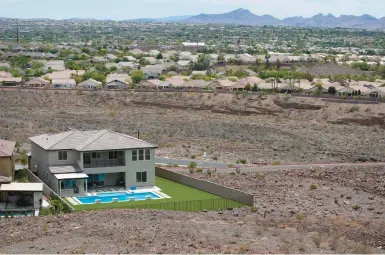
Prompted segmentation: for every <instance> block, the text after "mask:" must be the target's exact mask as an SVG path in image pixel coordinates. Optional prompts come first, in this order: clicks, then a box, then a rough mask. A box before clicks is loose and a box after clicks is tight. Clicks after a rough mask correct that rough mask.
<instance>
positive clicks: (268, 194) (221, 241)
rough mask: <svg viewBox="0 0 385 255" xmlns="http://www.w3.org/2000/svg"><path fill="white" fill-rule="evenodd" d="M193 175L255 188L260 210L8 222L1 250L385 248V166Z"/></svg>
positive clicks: (0, 234)
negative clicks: (384, 216) (384, 225)
mask: <svg viewBox="0 0 385 255" xmlns="http://www.w3.org/2000/svg"><path fill="white" fill-rule="evenodd" d="M194 176H195V177H197V178H201V179H208V180H210V181H213V182H216V183H220V184H225V185H228V186H230V187H236V188H239V189H242V190H244V191H247V192H249V193H253V194H254V195H255V207H252V208H243V209H237V210H229V211H216V212H202V213H183V212H168V211H146V210H138V211H130V210H110V211H93V212H77V213H73V214H69V215H60V216H56V217H53V216H51V217H39V218H24V219H3V220H2V221H0V239H1V240H2V242H0V253H357V254H364V253H383V252H384V250H383V249H382V246H383V244H384V242H385V231H384V228H383V220H384V218H383V212H384V209H385V204H384V202H385V199H384V194H385V189H384V185H383V184H384V177H385V168H384V167H370V168H344V167H338V168H334V169H323V168H317V169H309V170H291V171H285V170H283V171H276V172H266V173H262V172H259V173H258V172H257V173H247V174H246V173H239V174H235V175H231V174H229V173H219V172H216V173H213V174H212V175H211V176H209V175H207V174H204V173H195V174H194ZM312 185H314V186H315V188H311V187H312ZM26 229H28V231H25V230H26Z"/></svg>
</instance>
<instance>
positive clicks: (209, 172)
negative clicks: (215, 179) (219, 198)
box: [206, 169, 213, 177]
mask: <svg viewBox="0 0 385 255" xmlns="http://www.w3.org/2000/svg"><path fill="white" fill-rule="evenodd" d="M206 173H207V175H208V176H210V177H211V175H212V174H213V171H211V170H210V169H207V171H206Z"/></svg>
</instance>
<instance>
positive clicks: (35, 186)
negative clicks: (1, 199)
mask: <svg viewBox="0 0 385 255" xmlns="http://www.w3.org/2000/svg"><path fill="white" fill-rule="evenodd" d="M0 191H32V192H42V191H43V183H19V182H12V183H10V184H2V185H1V186H0Z"/></svg>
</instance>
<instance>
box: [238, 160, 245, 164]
mask: <svg viewBox="0 0 385 255" xmlns="http://www.w3.org/2000/svg"><path fill="white" fill-rule="evenodd" d="M239 162H240V163H241V164H243V165H246V164H247V160H246V159H240V160H239ZM238 164H239V163H238Z"/></svg>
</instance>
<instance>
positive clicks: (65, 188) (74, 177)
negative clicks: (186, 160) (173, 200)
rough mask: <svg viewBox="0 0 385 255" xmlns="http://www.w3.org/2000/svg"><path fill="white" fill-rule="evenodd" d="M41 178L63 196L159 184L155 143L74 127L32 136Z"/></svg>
mask: <svg viewBox="0 0 385 255" xmlns="http://www.w3.org/2000/svg"><path fill="white" fill-rule="evenodd" d="M30 141H31V163H32V164H34V165H35V168H36V170H37V173H38V176H39V178H40V179H41V180H42V181H44V182H45V183H46V184H47V185H48V186H49V187H51V189H53V190H54V191H55V192H56V193H57V194H59V195H60V196H62V197H74V196H84V195H85V194H87V192H88V189H92V188H100V187H117V186H122V187H125V188H127V189H130V188H133V187H135V188H136V187H153V186H154V185H155V149H156V148H157V147H156V146H155V145H153V144H150V143H148V142H145V141H143V140H140V139H137V138H135V137H131V136H128V135H125V134H120V133H116V132H113V131H109V130H100V131H79V130H70V131H68V132H64V133H59V134H53V135H51V134H43V135H39V136H35V137H31V138H30Z"/></svg>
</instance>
